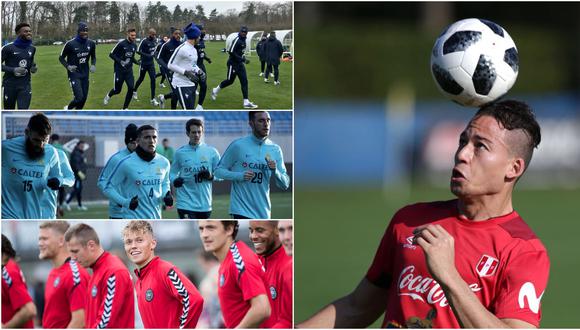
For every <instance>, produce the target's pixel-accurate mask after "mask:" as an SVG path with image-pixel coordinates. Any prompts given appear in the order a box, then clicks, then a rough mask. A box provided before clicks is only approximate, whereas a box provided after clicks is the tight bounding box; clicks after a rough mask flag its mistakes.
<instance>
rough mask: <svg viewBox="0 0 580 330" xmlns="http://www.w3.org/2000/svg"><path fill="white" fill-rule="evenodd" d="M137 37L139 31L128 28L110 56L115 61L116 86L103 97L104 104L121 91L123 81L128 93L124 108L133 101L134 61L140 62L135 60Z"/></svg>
mask: <svg viewBox="0 0 580 330" xmlns="http://www.w3.org/2000/svg"><path fill="white" fill-rule="evenodd" d="M136 39H137V32H135V29H133V28H130V29H128V30H127V38H125V39H123V40H122V41H119V42H118V43H117V44H116V45H115V47H113V50H111V53H109V57H110V58H111V59H112V60H113V61H114V62H115V64H114V70H115V75H114V80H115V87H114V88H113V89H111V90H110V91H109V93H107V95H105V98H104V99H103V104H105V105H107V104H109V101H110V100H111V96H113V95H117V94H119V93H121V89H122V88H123V83H126V84H127V94H126V95H125V103H123V110H125V109H128V108H129V103H131V97H132V96H133V89H134V88H135V86H134V85H135V77H134V76H133V63H135V64H139V62H137V61H136V60H135V53H137V46H136V45H135V40H136Z"/></svg>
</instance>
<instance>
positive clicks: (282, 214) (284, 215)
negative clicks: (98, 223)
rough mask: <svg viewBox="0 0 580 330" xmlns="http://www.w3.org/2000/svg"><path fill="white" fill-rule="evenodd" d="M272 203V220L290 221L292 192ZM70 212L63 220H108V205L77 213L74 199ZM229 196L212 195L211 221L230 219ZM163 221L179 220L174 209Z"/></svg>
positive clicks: (272, 197) (281, 194)
mask: <svg viewBox="0 0 580 330" xmlns="http://www.w3.org/2000/svg"><path fill="white" fill-rule="evenodd" d="M270 200H271V201H272V218H274V219H292V192H278V193H272V194H271V195H270ZM70 206H71V210H70V211H68V212H65V216H64V219H108V218H109V213H108V210H109V208H108V204H107V205H105V204H103V205H91V206H88V208H89V209H88V210H87V211H79V210H77V207H76V199H74V200H73V201H71V203H70ZM229 207H230V195H229V194H228V195H214V196H213V211H212V213H211V218H212V219H230V214H229ZM162 217H163V219H179V217H178V216H177V210H176V209H175V208H171V209H167V210H165V211H163V214H162Z"/></svg>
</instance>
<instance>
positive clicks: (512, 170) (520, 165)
mask: <svg viewBox="0 0 580 330" xmlns="http://www.w3.org/2000/svg"><path fill="white" fill-rule="evenodd" d="M525 169H526V162H525V160H524V159H523V158H521V157H514V158H513V159H512V160H511V161H510V162H509V165H508V169H507V173H506V179H507V180H508V181H513V180H517V178H519V177H520V176H522V174H524V171H525Z"/></svg>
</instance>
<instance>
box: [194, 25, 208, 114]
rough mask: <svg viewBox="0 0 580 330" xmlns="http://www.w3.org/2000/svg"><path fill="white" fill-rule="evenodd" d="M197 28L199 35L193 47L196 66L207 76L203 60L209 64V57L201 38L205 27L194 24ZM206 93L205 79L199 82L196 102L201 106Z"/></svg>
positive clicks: (203, 35)
mask: <svg viewBox="0 0 580 330" xmlns="http://www.w3.org/2000/svg"><path fill="white" fill-rule="evenodd" d="M196 26H197V28H198V29H199V30H200V31H201V35H200V36H199V41H198V44H197V45H195V49H197V66H198V67H199V68H200V69H202V70H203V72H205V74H206V76H207V70H206V69H205V64H204V63H203V61H207V63H210V64H211V59H210V58H209V57H207V54H206V53H205V41H204V40H203V38H204V37H205V27H204V26H203V25H196ZM206 93H207V80H204V81H200V82H199V100H198V101H197V104H198V105H200V106H203V101H204V100H205V95H206Z"/></svg>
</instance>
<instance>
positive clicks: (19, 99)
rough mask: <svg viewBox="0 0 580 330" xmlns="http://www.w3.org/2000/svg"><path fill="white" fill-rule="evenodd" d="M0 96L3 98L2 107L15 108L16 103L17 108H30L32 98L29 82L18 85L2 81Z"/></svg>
mask: <svg viewBox="0 0 580 330" xmlns="http://www.w3.org/2000/svg"><path fill="white" fill-rule="evenodd" d="M2 98H3V99H4V109H16V104H17V103H18V109H28V108H30V101H31V100H32V88H31V86H30V82H26V83H25V84H18V85H13V84H11V83H10V82H8V83H7V82H4V83H3V85H2Z"/></svg>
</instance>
